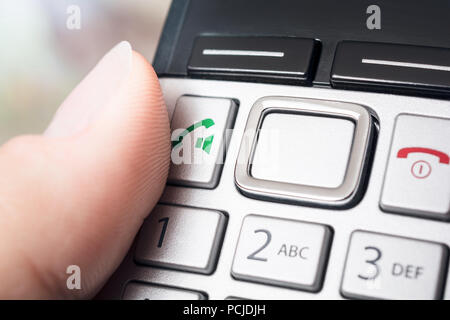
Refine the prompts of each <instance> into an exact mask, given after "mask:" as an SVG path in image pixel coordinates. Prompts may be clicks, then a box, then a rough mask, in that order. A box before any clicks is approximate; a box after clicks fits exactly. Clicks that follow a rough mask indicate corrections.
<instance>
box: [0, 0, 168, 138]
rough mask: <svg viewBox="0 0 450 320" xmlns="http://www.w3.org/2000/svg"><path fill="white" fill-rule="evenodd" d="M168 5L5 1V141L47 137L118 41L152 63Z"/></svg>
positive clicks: (1, 90)
mask: <svg viewBox="0 0 450 320" xmlns="http://www.w3.org/2000/svg"><path fill="white" fill-rule="evenodd" d="M170 2H171V1H170V0H0V41H1V49H0V144H2V143H3V142H5V141H6V140H8V139H9V138H11V137H13V136H16V135H19V134H27V133H42V132H43V131H44V129H45V128H46V126H47V125H48V123H49V122H50V120H51V118H52V116H53V114H54V112H55V111H56V109H57V108H58V106H59V105H60V103H61V102H62V101H63V100H64V98H65V96H66V95H67V94H68V93H69V92H70V91H71V90H72V89H73V88H74V87H75V86H76V84H77V83H78V82H79V81H81V79H82V78H83V77H84V76H85V75H86V74H87V73H88V71H89V70H90V69H91V68H92V67H93V66H94V65H95V64H96V62H97V61H98V60H99V59H100V58H101V57H102V56H103V55H104V54H105V53H106V52H107V51H108V50H109V49H111V48H112V47H113V46H114V45H115V44H117V43H118V42H120V41H122V40H128V41H129V42H130V43H131V45H132V47H133V49H135V50H136V51H139V52H140V53H142V54H143V55H144V56H145V57H146V58H147V59H148V60H149V61H152V60H153V56H154V53H155V50H156V46H157V44H158V40H159V36H160V33H161V30H162V27H163V24H164V20H165V18H166V15H167V12H168V9H169V6H170ZM78 9H79V12H77V10H78ZM78 13H79V20H78V19H77V16H78ZM77 22H79V25H78V26H79V27H80V28H79V29H78V28H77ZM68 24H69V26H68Z"/></svg>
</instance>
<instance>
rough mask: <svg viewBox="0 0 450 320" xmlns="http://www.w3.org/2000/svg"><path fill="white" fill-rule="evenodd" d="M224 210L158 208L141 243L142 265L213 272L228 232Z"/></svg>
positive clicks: (144, 229)
mask: <svg viewBox="0 0 450 320" xmlns="http://www.w3.org/2000/svg"><path fill="white" fill-rule="evenodd" d="M225 219H226V218H225V216H224V214H223V213H221V212H220V211H215V210H206V209H197V208H188V207H179V206H170V205H161V204H160V205H157V206H156V207H155V209H154V210H153V211H152V212H151V213H150V215H149V216H148V218H147V219H146V220H145V222H144V224H143V226H142V229H141V231H140V233H139V238H138V241H137V246H136V251H135V260H136V261H137V262H138V263H142V264H148V265H152V266H160V267H167V268H171V269H177V270H186V271H192V272H199V273H206V274H209V273H212V272H213V270H214V268H215V264H216V260H217V254H218V251H219V248H220V246H221V240H222V237H223V232H224V229H225Z"/></svg>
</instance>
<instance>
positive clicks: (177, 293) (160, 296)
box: [122, 282, 205, 300]
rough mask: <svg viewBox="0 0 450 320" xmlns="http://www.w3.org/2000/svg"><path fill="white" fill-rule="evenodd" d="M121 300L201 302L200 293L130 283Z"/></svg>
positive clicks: (201, 295) (203, 297) (202, 297)
mask: <svg viewBox="0 0 450 320" xmlns="http://www.w3.org/2000/svg"><path fill="white" fill-rule="evenodd" d="M122 299H123V300H203V299H205V296H204V295H203V294H201V293H200V292H196V291H191V290H184V289H175V288H170V287H165V286H160V285H154V284H147V283H140V282H130V283H128V284H127V286H126V287H125V291H124V293H123V296H122Z"/></svg>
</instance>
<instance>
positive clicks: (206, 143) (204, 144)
mask: <svg viewBox="0 0 450 320" xmlns="http://www.w3.org/2000/svg"><path fill="white" fill-rule="evenodd" d="M213 125H214V120H213V119H210V118H206V119H203V120H201V121H198V122H196V123H194V124H193V125H191V126H189V127H188V128H186V129H185V130H184V131H183V132H181V133H180V134H179V135H178V136H177V137H176V138H175V140H172V149H174V148H177V147H179V146H181V145H182V143H181V142H182V141H183V138H184V137H185V136H186V135H188V134H189V133H190V132H192V131H194V130H195V129H197V128H201V127H205V128H206V129H208V128H209V127H212V126H213ZM213 139H214V135H210V136H208V137H206V138H198V139H197V141H196V142H195V147H196V148H199V149H202V150H203V151H205V152H206V153H208V154H209V152H210V151H211V145H212V142H213Z"/></svg>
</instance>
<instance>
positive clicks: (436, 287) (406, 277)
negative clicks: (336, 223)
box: [341, 231, 448, 299]
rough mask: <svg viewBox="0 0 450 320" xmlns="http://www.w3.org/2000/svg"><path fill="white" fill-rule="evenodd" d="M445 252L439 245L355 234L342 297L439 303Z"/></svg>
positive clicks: (387, 236) (375, 234) (377, 235)
mask: <svg viewBox="0 0 450 320" xmlns="http://www.w3.org/2000/svg"><path fill="white" fill-rule="evenodd" d="M447 255H448V254H447V248H446V247H445V246H444V245H442V244H439V243H433V242H427V241H420V240H414V239H408V238H400V237H394V236H389V235H383V234H377V233H371V232H363V231H356V232H354V233H353V235H352V238H351V242H350V247H349V249H348V253H347V262H346V265H345V271H344V277H343V280H342V287H341V291H342V294H343V295H344V296H346V297H350V298H378V299H439V298H441V296H442V287H443V283H444V281H445V280H444V279H443V277H444V274H445V265H446V262H447Z"/></svg>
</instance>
